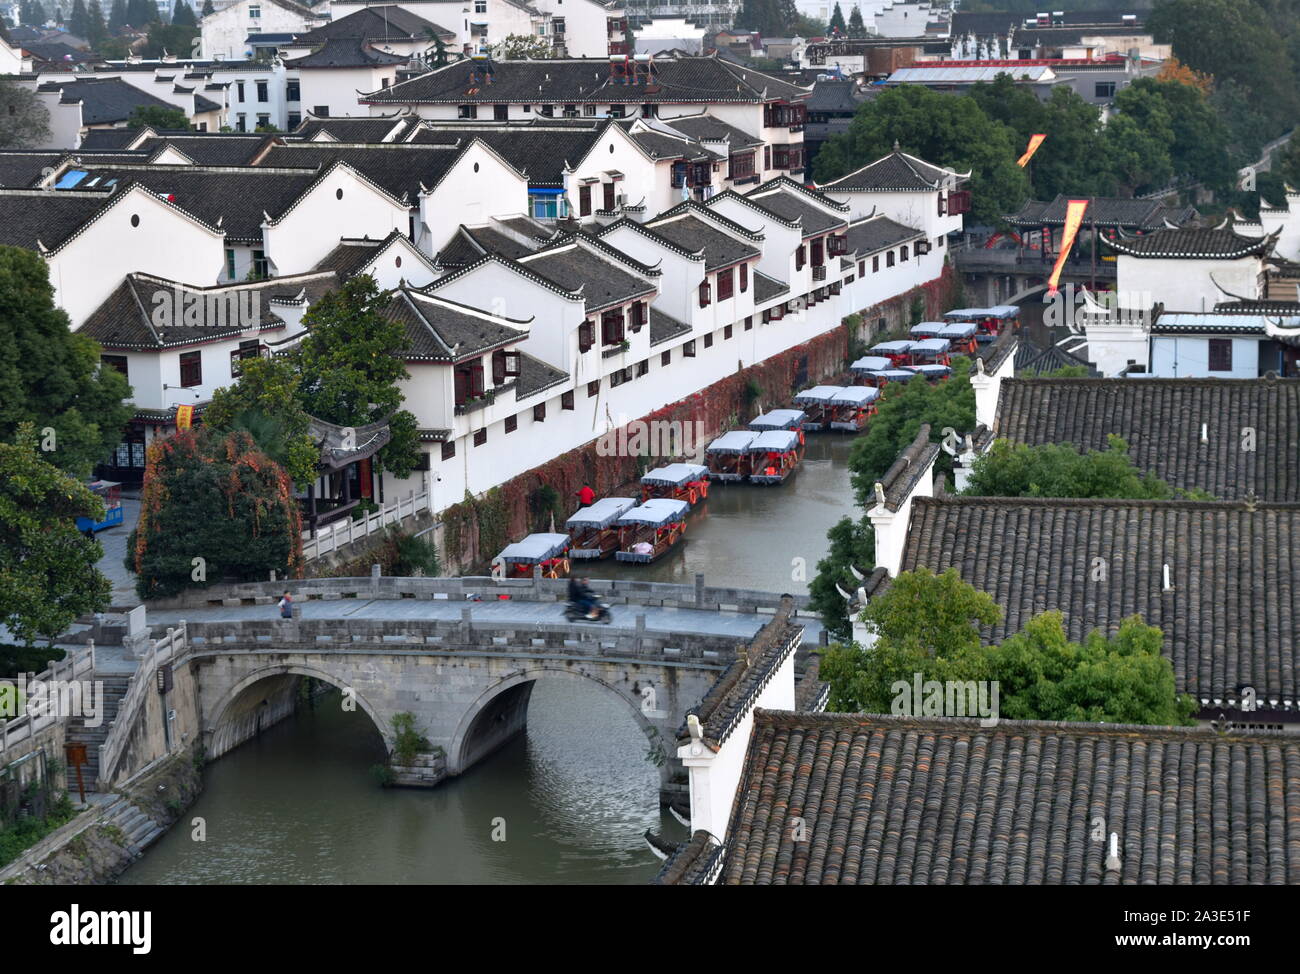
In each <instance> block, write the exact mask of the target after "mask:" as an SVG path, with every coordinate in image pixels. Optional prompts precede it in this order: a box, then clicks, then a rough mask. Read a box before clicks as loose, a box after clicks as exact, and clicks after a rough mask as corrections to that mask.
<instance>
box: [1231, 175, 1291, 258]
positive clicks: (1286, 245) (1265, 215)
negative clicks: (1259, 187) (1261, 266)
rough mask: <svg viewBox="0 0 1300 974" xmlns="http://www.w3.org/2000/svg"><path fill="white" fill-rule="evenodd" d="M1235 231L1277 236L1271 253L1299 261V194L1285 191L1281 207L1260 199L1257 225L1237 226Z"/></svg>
mask: <svg viewBox="0 0 1300 974" xmlns="http://www.w3.org/2000/svg"><path fill="white" fill-rule="evenodd" d="M1237 229H1238V231H1239V232H1240V233H1243V234H1250V233H1258V234H1259V235H1260V236H1270V235H1272V234H1277V237H1276V241H1275V243H1274V245H1273V253H1274V254H1276V255H1277V256H1278V257H1280V258H1282V259H1283V260H1289V261H1292V262H1298V261H1300V192H1297V191H1295V190H1294V189H1287V191H1286V196H1285V198H1284V199H1283V201H1282V205H1281V206H1274V205H1273V204H1272V203H1270V202H1268V201H1267V200H1265V199H1263V198H1262V197H1261V199H1260V201H1259V223H1257V224H1246V223H1242V224H1238V225H1237Z"/></svg>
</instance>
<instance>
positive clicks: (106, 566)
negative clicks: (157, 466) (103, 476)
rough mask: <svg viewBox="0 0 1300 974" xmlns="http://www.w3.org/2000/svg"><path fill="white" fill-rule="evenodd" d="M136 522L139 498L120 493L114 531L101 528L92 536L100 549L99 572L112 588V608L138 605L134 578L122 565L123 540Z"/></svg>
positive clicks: (129, 533) (123, 554)
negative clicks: (120, 506)
mask: <svg viewBox="0 0 1300 974" xmlns="http://www.w3.org/2000/svg"><path fill="white" fill-rule="evenodd" d="M139 519H140V495H139V493H138V492H137V491H132V492H131V493H130V494H128V493H127V492H126V491H123V492H122V523H121V524H120V525H118V526H117V527H115V528H105V529H104V530H103V531H100V532H99V533H98V534H97V535H96V537H97V538H98V539H99V543H100V544H101V545H102V546H103V548H104V557H103V558H101V559H99V570H100V571H101V572H103V573H104V575H105V576H106V577H107V578H108V580H109V581H110V582H111V583H112V585H113V601H112V604H113V605H139V604H140V599H139V598H137V596H136V594H135V575H134V573H132V572H129V571H127V569H126V565H124V564H123V561H124V559H125V558H126V539H127V538H128V537H130V535H131V532H132V531H133V530H135V524H136V522H137V521H138V520H139Z"/></svg>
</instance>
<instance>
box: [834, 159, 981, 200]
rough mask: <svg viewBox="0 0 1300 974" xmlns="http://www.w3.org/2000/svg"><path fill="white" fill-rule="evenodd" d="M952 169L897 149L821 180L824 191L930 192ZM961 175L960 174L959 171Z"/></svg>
mask: <svg viewBox="0 0 1300 974" xmlns="http://www.w3.org/2000/svg"><path fill="white" fill-rule="evenodd" d="M951 174H952V171H951V170H947V169H944V168H942V167H941V166H935V165H932V164H930V163H928V162H925V161H924V160H922V159H918V158H916V156H910V155H908V154H907V153H906V152H900V151H899V150H897V149H895V150H894V151H893V152H891V153H890V154H889V155H887V156H884V157H882V158H880V159H877V160H876V161H875V162H872V163H868V164H867V165H865V166H863V167H862V168H861V169H855V170H854V171H853V172H851V173H849V174H848V175H846V176H840V177H839V178H838V179H832V180H831V181H830V182H828V183H818V184H817V188H818V189H821V190H830V191H831V192H834V191H835V190H855V191H858V192H873V191H874V192H893V191H898V190H916V191H929V190H933V189H935V188H937V187H938V186H940V185H941V184H942V183H943V180H944V179H945V177H947V176H949V175H951ZM958 175H959V176H960V174H958Z"/></svg>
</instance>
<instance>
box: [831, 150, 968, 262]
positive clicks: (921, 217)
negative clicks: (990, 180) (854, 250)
mask: <svg viewBox="0 0 1300 974" xmlns="http://www.w3.org/2000/svg"><path fill="white" fill-rule="evenodd" d="M969 179H970V173H968V172H966V173H960V172H957V171H955V170H953V169H946V168H944V167H943V166H935V165H932V164H931V163H928V162H926V161H925V160H924V159H918V158H917V157H916V156H913V155H908V154H907V153H906V152H903V151H901V150H900V149H899V148H898V145H897V143H895V145H894V151H893V152H891V153H890V154H889V155H887V156H883V157H881V158H880V159H877V160H876V161H875V162H872V163H869V164H867V165H865V166H863V167H862V168H861V169H856V170H854V171H853V172H851V173H849V174H848V175H846V176H841V177H840V178H839V179H832V180H831V181H830V182H827V183H818V184H817V189H818V190H820V191H821V192H823V193H826V194H827V195H828V196H831V197H833V198H835V199H838V200H844V201H846V202H847V203H848V204H849V214H850V217H851V218H852V219H854V220H857V219H861V218H862V217H865V216H870V215H872V214H876V215H883V216H887V217H890V218H891V219H893V220H897V221H898V222H899V223H903V224H906V225H907V226H909V227H916V228H917V229H919V230H921V231H922V232H923V233H924V235H925V236H927V237H930V238H931V239H935V238H943V237H947V236H948V234H950V233H957V232H959V231H960V230H961V228H962V216H963V214H965V213H968V212H969V211H970V192H969V191H968V190H965V189H962V188H961V187H962V186H964V185H965V184H966V183H967V181H968V180H969Z"/></svg>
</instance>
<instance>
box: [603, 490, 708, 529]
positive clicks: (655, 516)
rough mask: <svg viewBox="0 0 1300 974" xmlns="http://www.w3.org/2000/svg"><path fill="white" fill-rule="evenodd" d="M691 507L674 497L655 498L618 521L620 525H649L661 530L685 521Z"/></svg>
mask: <svg viewBox="0 0 1300 974" xmlns="http://www.w3.org/2000/svg"><path fill="white" fill-rule="evenodd" d="M689 510H690V505H689V504H687V503H686V501H679V500H676V499H675V498H672V497H655V498H652V499H651V500H648V501H646V502H645V503H644V504H641V505H640V506H638V507H634V508H632V510H630V511H628V512H627V513H626V514H624V515H623V516H622V517H620V518H619V519H618V523H619V524H620V525H624V524H648V525H650V527H652V528H661V527H663V526H664V525H665V524H672V523H673V522H674V521H681V520H683V519H685V517H686V512H687V511H689Z"/></svg>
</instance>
